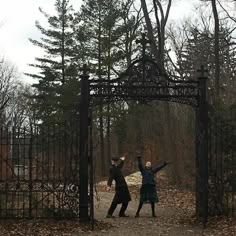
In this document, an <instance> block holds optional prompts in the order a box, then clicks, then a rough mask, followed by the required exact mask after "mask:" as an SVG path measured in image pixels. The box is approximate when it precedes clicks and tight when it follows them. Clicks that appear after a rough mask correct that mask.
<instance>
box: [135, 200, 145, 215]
mask: <svg viewBox="0 0 236 236" xmlns="http://www.w3.org/2000/svg"><path fill="white" fill-rule="evenodd" d="M142 207H143V202H139V206H138V210H137V212H136V215H135V217H139V212H140V210H141V208H142Z"/></svg>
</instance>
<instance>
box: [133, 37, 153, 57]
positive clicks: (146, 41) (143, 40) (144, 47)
mask: <svg viewBox="0 0 236 236" xmlns="http://www.w3.org/2000/svg"><path fill="white" fill-rule="evenodd" d="M136 43H137V44H138V43H140V44H141V45H142V56H143V57H144V56H145V51H146V45H147V44H148V43H151V40H150V39H147V38H146V34H145V33H142V38H141V39H137V40H136Z"/></svg>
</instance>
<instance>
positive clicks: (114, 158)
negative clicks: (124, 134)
mask: <svg viewBox="0 0 236 236" xmlns="http://www.w3.org/2000/svg"><path fill="white" fill-rule="evenodd" d="M119 159H120V158H119V157H112V158H111V160H112V161H115V162H117V161H119Z"/></svg>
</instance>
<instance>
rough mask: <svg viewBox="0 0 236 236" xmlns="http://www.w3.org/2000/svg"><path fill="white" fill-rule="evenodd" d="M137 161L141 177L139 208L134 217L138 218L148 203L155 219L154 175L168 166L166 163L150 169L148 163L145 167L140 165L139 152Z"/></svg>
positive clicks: (155, 194) (155, 192)
mask: <svg viewBox="0 0 236 236" xmlns="http://www.w3.org/2000/svg"><path fill="white" fill-rule="evenodd" d="M136 154H137V159H138V167H139V170H140V172H141V175H142V186H141V188H140V200H139V206H138V209H137V212H136V215H135V217H139V212H140V210H141V209H142V206H143V204H144V203H150V204H151V208H152V216H153V217H156V213H155V203H156V202H158V201H159V200H158V196H157V190H156V182H155V179H154V177H155V174H156V173H157V172H158V171H160V170H161V169H162V168H163V167H165V166H166V165H168V164H169V163H168V162H166V161H165V162H164V163H163V164H161V165H158V166H155V167H152V164H151V162H150V161H148V162H146V164H145V167H144V166H143V163H142V160H141V159H142V157H141V154H140V153H139V152H136Z"/></svg>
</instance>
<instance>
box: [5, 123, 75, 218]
mask: <svg viewBox="0 0 236 236" xmlns="http://www.w3.org/2000/svg"><path fill="white" fill-rule="evenodd" d="M77 124H78V122H75V124H74V125H68V124H63V125H56V124H54V125H48V126H42V125H37V126H31V127H5V128H1V129H0V218H75V217H79V202H78V201H79V177H78V176H79V150H78V144H79V140H78V133H79V131H78V125H77Z"/></svg>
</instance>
